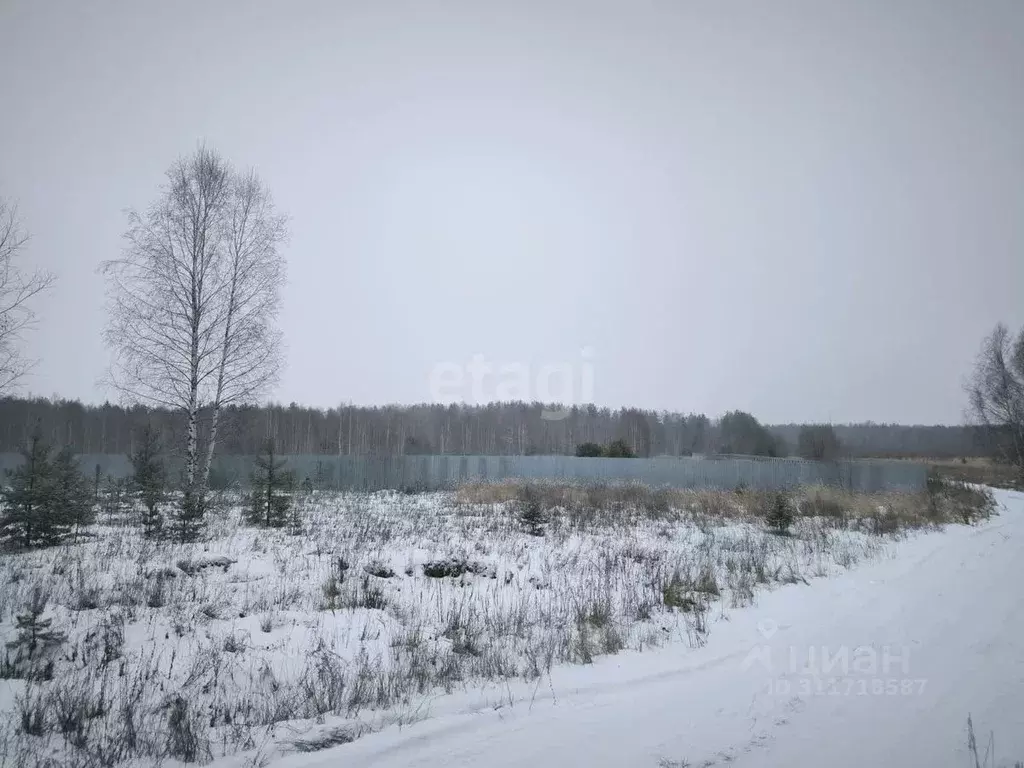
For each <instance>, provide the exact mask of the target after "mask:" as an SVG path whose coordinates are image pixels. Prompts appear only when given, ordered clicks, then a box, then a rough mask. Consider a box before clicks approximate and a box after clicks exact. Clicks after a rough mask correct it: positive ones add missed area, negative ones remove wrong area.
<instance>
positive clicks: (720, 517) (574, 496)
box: [456, 481, 994, 533]
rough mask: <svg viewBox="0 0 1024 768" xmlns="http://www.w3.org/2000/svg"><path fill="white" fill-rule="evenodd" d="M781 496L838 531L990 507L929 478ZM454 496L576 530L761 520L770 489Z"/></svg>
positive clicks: (535, 490)
mask: <svg viewBox="0 0 1024 768" xmlns="http://www.w3.org/2000/svg"><path fill="white" fill-rule="evenodd" d="M786 493H787V494H788V496H789V498H790V501H791V502H792V506H793V509H794V510H795V512H796V514H797V516H798V517H805V518H823V519H825V520H827V521H831V522H832V524H834V525H835V526H836V527H838V528H845V527H848V526H850V525H852V526H853V527H857V528H860V529H865V530H867V531H869V532H873V533H895V532H898V531H900V530H904V529H913V528H925V527H929V526H934V525H939V524H944V523H951V522H956V523H970V522H973V521H974V520H975V519H979V518H985V517H988V516H989V515H990V514H991V513H992V512H993V510H994V505H993V503H992V500H991V497H990V495H988V494H986V493H985V492H984V491H980V490H977V489H973V488H970V487H968V486H966V485H964V484H963V483H957V482H944V481H936V482H934V483H933V484H932V486H931V488H930V489H929V491H925V492H918V493H904V492H888V493H854V492H852V491H847V490H843V489H841V488H833V487H828V486H804V487H800V488H796V489H792V490H790V491H787V492H786ZM456 498H457V500H458V501H459V502H460V503H463V504H469V505H481V504H493V505H505V504H522V503H525V502H526V501H527V499H529V501H530V502H531V503H534V504H539V506H540V510H541V511H542V512H543V513H544V514H545V515H547V516H549V517H551V518H553V519H554V518H560V519H562V520H563V521H564V522H565V523H566V524H568V525H569V526H570V527H579V526H581V525H586V524H588V523H598V524H604V525H607V524H610V523H616V522H618V523H623V524H628V523H630V522H634V521H636V520H637V519H638V518H647V519H654V520H659V519H663V520H667V521H675V520H679V519H680V518H682V517H686V518H692V519H694V520H695V521H696V522H698V523H700V522H701V521H704V522H708V521H714V522H722V521H728V520H742V521H753V520H763V519H764V518H765V517H766V516H767V515H768V513H769V511H770V509H771V505H772V504H773V503H774V501H775V498H776V492H774V491H755V490H736V491H719V490H686V489H672V488H649V487H646V486H643V485H638V484H617V485H604V484H573V483H549V482H538V483H530V482H522V481H504V482H500V483H471V484H467V485H463V486H461V487H460V488H459V489H458V491H457V493H456Z"/></svg>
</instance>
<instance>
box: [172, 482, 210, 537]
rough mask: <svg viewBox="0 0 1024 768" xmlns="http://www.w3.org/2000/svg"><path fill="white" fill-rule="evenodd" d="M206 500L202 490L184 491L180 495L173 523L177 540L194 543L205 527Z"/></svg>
mask: <svg viewBox="0 0 1024 768" xmlns="http://www.w3.org/2000/svg"><path fill="white" fill-rule="evenodd" d="M207 503H208V499H207V498H206V493H205V492H204V490H203V489H202V488H191V489H186V490H185V492H184V493H183V494H182V497H181V503H180V505H179V506H178V509H177V514H176V515H175V519H174V523H175V528H176V533H177V536H178V540H179V541H182V542H188V541H195V540H196V539H198V538H199V537H200V536H201V535H202V532H203V529H204V528H205V527H206V506H207Z"/></svg>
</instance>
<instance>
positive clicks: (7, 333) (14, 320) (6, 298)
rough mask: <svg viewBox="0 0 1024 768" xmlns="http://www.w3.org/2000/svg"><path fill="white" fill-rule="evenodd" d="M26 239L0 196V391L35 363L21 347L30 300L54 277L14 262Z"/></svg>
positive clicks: (30, 316) (31, 320)
mask: <svg viewBox="0 0 1024 768" xmlns="http://www.w3.org/2000/svg"><path fill="white" fill-rule="evenodd" d="M27 242H28V235H27V234H25V232H24V230H23V229H22V228H21V222H20V221H19V220H18V209H17V207H16V206H15V205H14V204H13V203H9V202H7V201H6V200H3V199H0V395H5V394H8V393H9V392H11V391H12V390H14V389H15V388H16V387H17V386H18V384H19V383H20V381H21V379H22V378H23V377H24V376H25V374H27V373H28V372H29V371H30V370H31V369H32V367H33V366H34V365H35V361H34V360H33V359H31V358H30V357H27V356H26V355H25V354H24V352H23V350H22V345H23V344H24V342H25V336H24V335H25V332H26V331H29V330H31V329H32V328H33V327H34V326H35V322H36V314H35V312H34V311H33V310H32V307H31V302H32V299H33V298H34V297H36V296H37V295H38V294H40V293H42V292H43V291H45V290H46V289H48V288H49V287H50V286H51V285H52V284H53V280H54V277H53V275H52V274H50V273H49V272H46V271H43V270H40V269H36V270H31V271H26V270H24V269H23V268H22V266H21V265H20V264H19V263H18V261H19V257H20V256H21V254H22V250H23V249H24V247H25V244H26V243H27Z"/></svg>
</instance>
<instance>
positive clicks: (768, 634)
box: [757, 619, 779, 640]
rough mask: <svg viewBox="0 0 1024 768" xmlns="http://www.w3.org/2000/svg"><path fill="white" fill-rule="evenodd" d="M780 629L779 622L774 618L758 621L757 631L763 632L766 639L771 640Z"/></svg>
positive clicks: (762, 635)
mask: <svg viewBox="0 0 1024 768" xmlns="http://www.w3.org/2000/svg"><path fill="white" fill-rule="evenodd" d="M778 630H779V623H778V622H777V621H775V620H774V619H765V620H764V621H759V622H757V631H758V632H760V633H761V637H763V638H764V639H765V640H771V639H772V635H774V634H775V633H776V632H777V631H778Z"/></svg>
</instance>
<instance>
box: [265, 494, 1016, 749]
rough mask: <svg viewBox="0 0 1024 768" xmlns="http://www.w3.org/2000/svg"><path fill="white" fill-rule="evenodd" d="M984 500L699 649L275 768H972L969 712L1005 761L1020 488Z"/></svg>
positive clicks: (773, 599)
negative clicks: (956, 520)
mask: <svg viewBox="0 0 1024 768" xmlns="http://www.w3.org/2000/svg"><path fill="white" fill-rule="evenodd" d="M996 498H997V501H998V502H1000V505H1001V507H1002V510H1001V514H1000V515H999V516H998V517H995V518H993V519H992V520H990V521H988V522H986V523H983V524H982V525H981V526H979V527H976V528H971V527H961V526H954V527H950V528H948V529H946V531H945V532H944V533H942V534H931V535H925V536H918V537H914V538H911V539H908V540H904V541H902V542H900V543H899V544H897V545H895V546H894V547H893V555H894V557H891V558H887V559H885V560H883V561H881V562H875V563H870V564H866V565H861V566H860V567H858V568H856V569H854V570H851V571H848V572H846V573H844V574H841V575H839V576H837V577H835V578H832V579H822V580H816V581H814V582H812V583H811V584H810V585H809V586H805V585H802V584H800V585H790V586H785V587H782V588H780V589H778V590H776V591H774V592H770V593H767V594H763V595H760V596H759V597H758V600H757V605H756V606H755V607H750V608H745V609H742V610H737V611H733V612H731V613H730V614H729V617H728V620H723V621H719V622H718V623H716V625H715V626H714V628H713V630H712V632H711V635H710V637H709V639H708V642H707V644H706V645H705V646H704V647H702V648H698V649H691V648H688V647H686V646H682V645H669V646H667V647H664V648H660V649H657V650H654V651H650V652H644V653H642V654H641V653H635V652H626V653H623V654H620V655H617V656H613V657H605V658H602V659H599V660H598V661H596V662H595V663H594V664H593V665H592V666H588V667H564V668H555V669H554V670H553V671H552V680H551V683H550V685H547V684H545V686H544V687H543V688H541V689H539V690H538V691H536V692H535V693H536V695H530V696H529V698H527V699H526V700H522V701H518V702H515V703H514V704H513V706H506V707H500V708H489V709H486V710H480V711H477V712H470V713H462V714H456V715H451V716H448V717H443V718H435V719H433V720H432V721H429V722H422V723H418V724H415V725H412V726H408V727H406V728H404V729H399V728H398V727H397V726H394V727H391V728H388V729H386V730H384V731H382V732H379V733H376V734H370V735H368V736H365V737H364V738H362V739H359V740H358V741H356V742H353V743H351V744H347V745H344V746H340V747H334V748H332V749H330V750H327V751H324V752H321V753H318V754H315V755H297V756H292V757H289V758H286V759H284V760H282V761H281V762H280V763H279V765H280V766H281V768H300V767H301V768H327V766H335V765H345V766H347V767H348V768H356V767H357V766H376V767H378V768H389V767H391V766H394V767H395V768H397V767H398V766H403V767H406V766H407V767H409V768H412V767H413V766H452V767H455V766H488V768H502V766H509V767H510V768H511V766H534V767H538V768H539V767H540V766H568V765H581V766H591V767H592V768H593V767H598V766H607V767H608V768H613V767H614V768H621V767H622V766H662V767H666V768H667V767H670V766H671V767H676V766H678V767H682V766H710V765H718V764H723V765H724V764H731V765H737V766H738V765H750V766H808V768H810V767H811V766H814V767H815V768H817V767H818V766H851V768H852V767H853V766H857V768H862V767H863V766H960V765H973V762H972V761H971V759H970V757H969V755H968V752H967V736H966V719H967V716H968V713H970V715H971V716H972V718H973V721H974V724H975V731H976V733H977V738H978V751H979V753H980V754H981V757H982V760H983V761H984V762H983V764H987V765H992V766H1003V765H1008V766H1012V765H1013V764H1014V760H1021V759H1024V495H1022V494H1019V493H1013V492H1004V491H996ZM847 654H848V655H847ZM986 754H987V757H988V759H987V760H985V758H986Z"/></svg>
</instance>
